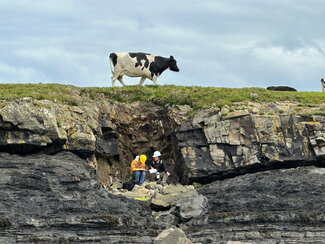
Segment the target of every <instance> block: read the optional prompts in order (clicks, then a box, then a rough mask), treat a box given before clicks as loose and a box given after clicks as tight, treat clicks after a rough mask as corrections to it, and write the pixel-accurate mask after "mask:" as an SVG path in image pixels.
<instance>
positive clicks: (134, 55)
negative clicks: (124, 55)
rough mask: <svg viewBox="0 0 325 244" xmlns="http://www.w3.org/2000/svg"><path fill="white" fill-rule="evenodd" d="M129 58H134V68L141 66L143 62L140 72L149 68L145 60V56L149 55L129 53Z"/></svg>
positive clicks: (147, 60) (146, 59)
mask: <svg viewBox="0 0 325 244" xmlns="http://www.w3.org/2000/svg"><path fill="white" fill-rule="evenodd" d="M129 55H130V57H131V58H136V59H137V62H136V63H135V64H134V65H135V67H138V66H141V65H142V60H144V66H143V67H142V70H143V69H144V68H148V66H149V59H148V58H147V55H150V54H148V53H129Z"/></svg>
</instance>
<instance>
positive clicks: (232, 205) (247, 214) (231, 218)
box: [181, 166, 325, 244]
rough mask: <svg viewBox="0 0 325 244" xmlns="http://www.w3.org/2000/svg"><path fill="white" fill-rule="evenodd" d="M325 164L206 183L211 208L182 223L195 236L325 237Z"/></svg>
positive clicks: (204, 239)
mask: <svg viewBox="0 0 325 244" xmlns="http://www.w3.org/2000/svg"><path fill="white" fill-rule="evenodd" d="M324 177H325V169H324V168H317V167H314V166H309V167H299V168H294V169H280V170H270V171H265V172H258V173H255V174H247V175H243V176H238V177H236V178H232V179H227V180H223V181H216V182H213V183H211V184H208V185H205V186H203V187H201V188H200V189H199V190H198V191H199V193H201V194H203V195H204V196H206V197H207V198H208V200H209V204H210V206H211V210H210V211H209V213H208V214H206V215H205V216H202V217H199V218H196V219H193V220H191V221H189V222H187V223H185V224H183V225H181V228H182V229H183V230H184V231H185V233H186V234H187V237H188V238H190V239H191V240H192V241H193V242H201V243H220V244H221V243H226V242H227V241H243V242H249V243H256V244H257V243H268V244H273V243H274V244H275V243H324V240H325V204H324V199H325V191H324V189H325V182H324Z"/></svg>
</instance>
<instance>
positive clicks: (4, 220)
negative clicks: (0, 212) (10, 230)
mask: <svg viewBox="0 0 325 244" xmlns="http://www.w3.org/2000/svg"><path fill="white" fill-rule="evenodd" d="M7 226H11V223H10V221H9V220H8V219H7V218H5V217H3V216H0V227H1V228H3V227H7Z"/></svg>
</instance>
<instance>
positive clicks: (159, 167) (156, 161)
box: [149, 151, 170, 185]
mask: <svg viewBox="0 0 325 244" xmlns="http://www.w3.org/2000/svg"><path fill="white" fill-rule="evenodd" d="M160 156H161V153H160V152H159V151H155V152H154V153H153V156H152V157H153V162H152V163H151V164H150V169H149V173H150V175H151V179H153V178H154V179H156V180H158V181H161V184H162V185H165V184H166V181H167V178H168V176H169V175H170V173H169V172H168V171H167V168H166V165H165V163H164V162H163V161H162V160H161V159H160Z"/></svg>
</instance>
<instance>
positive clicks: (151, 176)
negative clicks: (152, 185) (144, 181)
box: [149, 173, 156, 181]
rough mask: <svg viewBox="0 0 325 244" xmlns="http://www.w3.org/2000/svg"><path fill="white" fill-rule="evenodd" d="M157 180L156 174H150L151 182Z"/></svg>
mask: <svg viewBox="0 0 325 244" xmlns="http://www.w3.org/2000/svg"><path fill="white" fill-rule="evenodd" d="M155 179H156V173H149V180H150V181H155Z"/></svg>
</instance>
